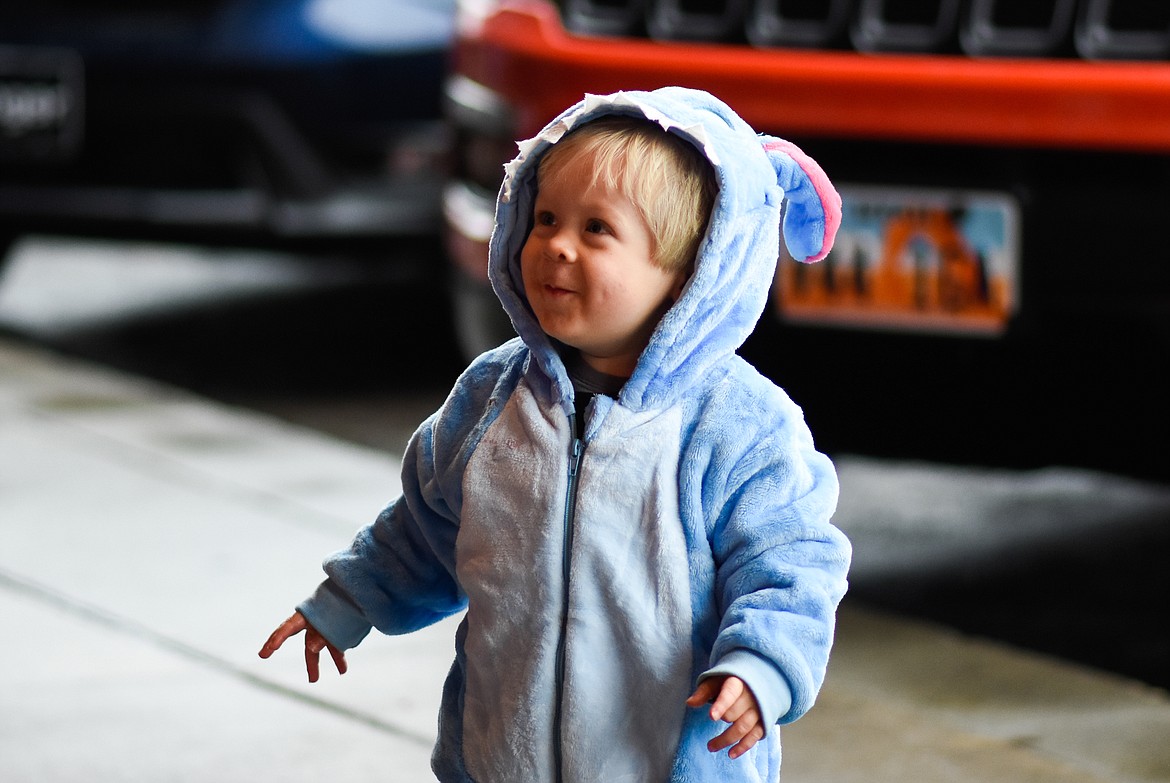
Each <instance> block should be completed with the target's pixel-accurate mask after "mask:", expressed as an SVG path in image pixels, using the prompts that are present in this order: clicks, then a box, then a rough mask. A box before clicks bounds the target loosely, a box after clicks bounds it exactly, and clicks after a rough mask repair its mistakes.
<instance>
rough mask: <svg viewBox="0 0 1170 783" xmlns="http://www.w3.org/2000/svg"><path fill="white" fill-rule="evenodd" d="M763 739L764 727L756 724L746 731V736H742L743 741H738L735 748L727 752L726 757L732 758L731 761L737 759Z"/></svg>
mask: <svg viewBox="0 0 1170 783" xmlns="http://www.w3.org/2000/svg"><path fill="white" fill-rule="evenodd" d="M763 738H764V727H763V726H761V725H760V724H758V723H757V724H755V725H754V726H752V728H751V729H749V730H748V732H747V734H745V735H744V736H743V739H741V740H740V741H739V743H738V744H736V746H735V747H734V748H732V749H731V750H729V751H727V755H728V757H729V758H733V759H737V758H739V757H740V756H742V755H743V754H745V753H747V752H748V751H749V750H751V749H752V748H754V747H755V746H756V743H757V742H759V741H760V740H762V739H763Z"/></svg>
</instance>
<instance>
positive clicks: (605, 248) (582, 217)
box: [520, 153, 686, 377]
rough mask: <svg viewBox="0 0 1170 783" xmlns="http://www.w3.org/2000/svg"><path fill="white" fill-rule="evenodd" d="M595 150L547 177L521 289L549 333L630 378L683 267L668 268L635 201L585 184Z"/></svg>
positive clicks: (523, 255) (596, 364)
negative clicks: (657, 253) (659, 258)
mask: <svg viewBox="0 0 1170 783" xmlns="http://www.w3.org/2000/svg"><path fill="white" fill-rule="evenodd" d="M593 157H594V156H593V154H592V153H582V154H579V155H577V156H576V157H575V159H573V160H571V161H569V162H568V163H567V165H566V166H565V167H564V168H563V169H562V170H561V172H560V174H559V176H557V177H546V178H545V181H543V182H541V185H540V191H539V192H538V193H537V196H536V203H535V205H534V207H533V217H534V222H533V227H532V233H531V234H529V236H528V239H527V240H526V241H525V243H524V247H523V249H522V250H521V252H520V265H521V272H522V274H523V279H524V291H525V293H526V294H527V296H528V301H529V303H530V304H531V305H532V309H533V311H534V312H535V313H536V318H537V320H538V321H539V322H540V326H541V328H542V329H544V331H545V333H546V334H548V335H549V336H551V337H553V338H555V339H557V340H560V341H561V342H563V343H565V344H566V345H569V346H572V347H574V348H576V349H578V350H579V351H580V352H581V356H582V358H583V359H584V360H585V361H586V362H588V363H589V364H590V365H591V366H592V367H593V368H594V369H597V370H600V371H602V372H606V373H609V374H611V375H619V376H623V377H628V376H629V375H630V374H631V373H632V372H633V370H634V365H635V364H637V362H638V357H639V356H640V355H641V354H642V350H643V349H644V348H645V347H646V344H647V343H648V342H649V341H650V335H651V333H652V332H653V331H654V328H655V327H656V326H657V325H658V321H659V320H660V319H661V318H662V316H663V314H664V313H665V312H666V311H667V310H668V309H670V306H671V305H672V304H673V303H674V301H675V300H676V299H677V298H678V296H679V294H680V292H681V290H682V286H683V284H684V283H685V282H686V274H685V272H667V271H665V270H663V269H662V268H660V267H659V266H657V265H656V264H655V263H654V262H653V260H652V255H653V251H654V238H653V237H652V236H651V235H650V231H649V229H648V228H647V227H646V224H645V223H644V222H643V220H642V217H641V215H639V214H638V211H637V209H635V208H634V205H633V204H631V203H630V201H629V200H628V199H627V198H626V197H625V196H623V195H622V194H621V193H619V192H617V191H615V190H611V189H609V188H607V187H605V186H603V185H597V186H593V187H589V188H583V187H582V186H581V184H580V183H582V182H589V181H590V179H591V178H592V176H591V175H592V172H593V165H594V161H593Z"/></svg>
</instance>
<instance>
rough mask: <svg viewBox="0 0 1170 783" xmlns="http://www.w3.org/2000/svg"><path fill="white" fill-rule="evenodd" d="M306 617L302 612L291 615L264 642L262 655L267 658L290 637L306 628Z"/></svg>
mask: <svg viewBox="0 0 1170 783" xmlns="http://www.w3.org/2000/svg"><path fill="white" fill-rule="evenodd" d="M305 626H306V623H305V618H304V617H303V616H302V615H301V613H300V612H297V613H296V614H294V615H292V616H291V617H289V618H288V619H287V620H285V621H284V622H283V623H281V624H280V626H279V627H277V629H276V630H275V631H273V632H272V634H271V635H270V636H269V637H268V641H266V642H264V646H263V647H261V648H260V657H261V658H267V657H269V656H270V655H272V653H274V652H276V651H277V650H279V649H280V646H281V645H282V644H284V643H285V642H286V641H288V639H289V637H291V636H296V635H297V634H298V633H300V632H301V631H303V630H305Z"/></svg>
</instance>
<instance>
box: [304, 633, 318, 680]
mask: <svg viewBox="0 0 1170 783" xmlns="http://www.w3.org/2000/svg"><path fill="white" fill-rule="evenodd" d="M305 671H306V672H308V674H309V682H316V681H317V680H319V679H321V650H320V648H317V649H314V648H313V647H312V646H311V645H309V643H308V642H307V641H306V642H305Z"/></svg>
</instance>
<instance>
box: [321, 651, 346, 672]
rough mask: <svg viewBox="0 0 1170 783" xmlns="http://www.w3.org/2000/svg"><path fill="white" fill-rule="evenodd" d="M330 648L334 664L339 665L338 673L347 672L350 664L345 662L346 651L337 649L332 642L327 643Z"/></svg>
mask: <svg viewBox="0 0 1170 783" xmlns="http://www.w3.org/2000/svg"><path fill="white" fill-rule="evenodd" d="M326 648H327V649H328V650H329V656H330V657H331V658H332V659H333V665H334V666H336V667H337V673H338V674H345V672H346V670H347V669H348V668H349V665H348V664H346V662H345V652H344V651H342V650H339V649H337V648H336V647H334V646H333V645H332V644H328V645H326Z"/></svg>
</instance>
